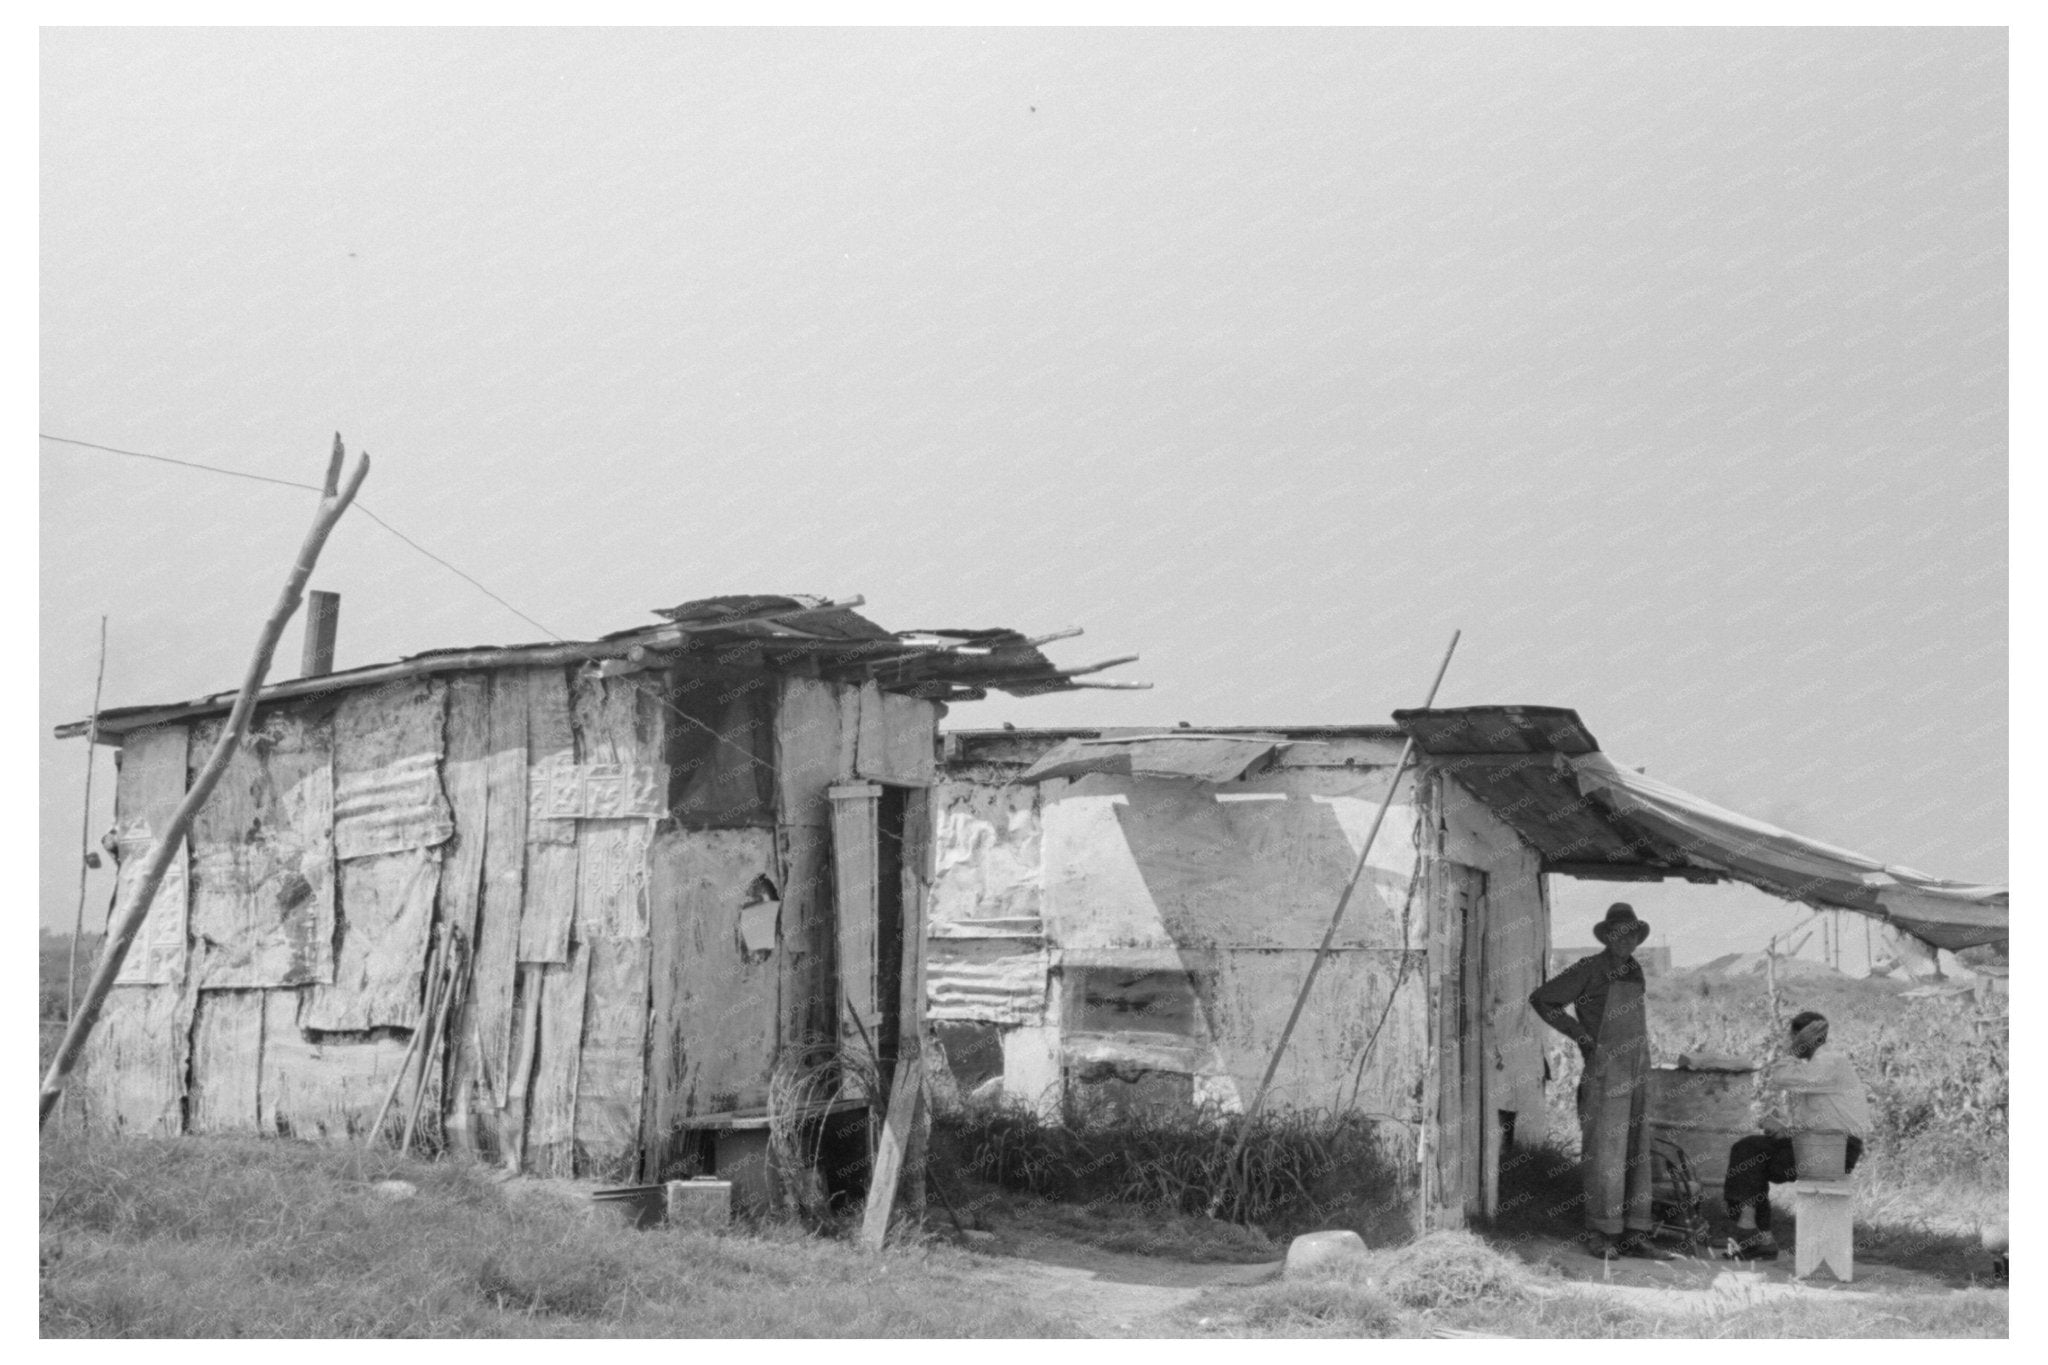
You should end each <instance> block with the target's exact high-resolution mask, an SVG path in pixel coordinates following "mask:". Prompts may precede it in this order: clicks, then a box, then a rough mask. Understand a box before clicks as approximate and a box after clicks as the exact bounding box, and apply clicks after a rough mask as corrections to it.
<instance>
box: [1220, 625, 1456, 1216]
mask: <svg viewBox="0 0 2048 1365" xmlns="http://www.w3.org/2000/svg"><path fill="white" fill-rule="evenodd" d="M1462 634H1464V632H1463V631H1460V630H1454V631H1452V632H1451V643H1450V647H1449V648H1447V649H1445V650H1444V658H1443V662H1442V663H1440V664H1438V665H1437V666H1436V678H1435V679H1434V680H1433V681H1432V682H1431V683H1430V684H1429V698H1428V700H1426V701H1424V702H1423V703H1422V709H1423V710H1425V711H1427V710H1428V709H1429V708H1430V707H1431V706H1434V705H1435V704H1436V692H1437V689H1438V688H1439V687H1442V686H1443V682H1444V673H1445V671H1446V670H1447V669H1449V668H1450V666H1451V655H1453V654H1455V653H1457V651H1458V638H1459V636H1461V635H1462ZM1414 756H1415V740H1414V738H1413V737H1410V738H1409V740H1408V742H1407V743H1405V744H1403V745H1402V746H1401V757H1400V760H1399V761H1398V762H1396V763H1395V764H1394V776H1393V779H1392V780H1391V781H1390V782H1388V783H1387V794H1386V795H1385V796H1384V797H1382V798H1381V799H1380V808H1379V810H1378V811H1377V812H1375V813H1374V815H1373V817H1372V825H1371V827H1370V828H1368V829H1367V830H1366V832H1365V843H1364V844H1362V845H1360V846H1359V850H1358V862H1357V863H1356V864H1354V865H1353V866H1352V869H1351V880H1349V881H1347V882H1345V883H1344V890H1343V892H1342V893H1341V894H1340V895H1339V896H1338V897H1337V908H1336V910H1335V911H1334V912H1332V914H1331V915H1330V927H1329V928H1327V929H1325V930H1323V941H1322V944H1321V946H1320V947H1318V948H1317V949H1316V955H1315V956H1314V957H1312V958H1310V959H1309V963H1308V972H1307V974H1306V975H1304V976H1303V977H1302V979H1301V989H1300V990H1299V991H1296V992H1295V994H1294V1008H1293V1009H1292V1010H1290V1011H1288V1014H1287V1024H1286V1027H1284V1028H1282V1029H1281V1030H1280V1041H1279V1042H1277V1043H1275V1044H1273V1055H1272V1056H1271V1057H1270V1058H1268V1059H1267V1061H1266V1074H1265V1075H1264V1076H1262V1077H1260V1078H1259V1088H1258V1090H1257V1091H1255V1092H1254V1093H1253V1095H1252V1102H1251V1103H1250V1104H1249V1105H1247V1106H1246V1107H1245V1111H1244V1122H1243V1123H1242V1124H1241V1125H1240V1126H1239V1128H1238V1130H1237V1141H1236V1143H1235V1144H1233V1145H1232V1147H1231V1152H1230V1160H1229V1161H1228V1162H1226V1163H1224V1167H1223V1169H1224V1170H1225V1171H1226V1172H1230V1171H1235V1170H1236V1169H1237V1159H1238V1157H1239V1156H1241V1155H1242V1154H1243V1152H1244V1144H1245V1139H1246V1138H1248V1137H1250V1136H1251V1131H1252V1124H1253V1122H1254V1121H1256V1120H1257V1119H1258V1117H1259V1111H1260V1110H1261V1109H1262V1108H1264V1107H1265V1103H1266V1092H1267V1091H1268V1090H1270V1089H1272V1088H1273V1077H1275V1076H1277V1075H1278V1074H1279V1073H1280V1059H1281V1058H1282V1057H1284V1056H1285V1055H1286V1054H1287V1043H1288V1040H1290V1039H1291V1038H1293V1037H1294V1026H1295V1025H1296V1024H1298V1023H1300V1022H1301V1011H1302V1009H1303V1007H1305V1006H1306V1005H1307V1004H1308V993H1309V991H1310V990H1312V989H1314V987H1315V984H1316V974H1317V973H1318V972H1320V971H1322V969H1323V959H1324V958H1326V957H1328V956H1329V955H1330V945H1331V944H1332V943H1334V942H1336V939H1337V927H1338V926H1339V925H1341V924H1342V923H1344V912H1345V911H1347V910H1349V909H1350V908H1351V893H1352V892H1353V891H1355V890H1357V889H1358V881H1359V878H1361V877H1363V876H1364V875H1365V860H1366V859H1367V858H1368V857H1370V856H1371V855H1372V845H1373V841H1374V840H1375V839H1377V838H1379V833H1380V825H1381V824H1382V823H1384V822H1385V820H1386V818H1387V811H1388V809H1389V808H1391V807H1392V806H1393V804H1394V794H1395V792H1397V791H1398V790H1400V786H1401V777H1402V775H1403V774H1404V773H1406V772H1407V771H1408V760H1409V759H1411V758H1413V757H1414ZM1226 1188H1227V1187H1226ZM1222 1203H1223V1192H1222V1190H1218V1191H1217V1193H1216V1195H1215V1197H1214V1198H1212V1199H1211V1200H1210V1201H1209V1216H1210V1217H1211V1218H1214V1217H1215V1216H1216V1211H1217V1209H1218V1208H1220V1207H1221V1206H1222Z"/></svg>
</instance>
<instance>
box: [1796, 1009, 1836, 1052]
mask: <svg viewBox="0 0 2048 1365" xmlns="http://www.w3.org/2000/svg"><path fill="white" fill-rule="evenodd" d="M1827 1040H1828V1021H1827V1020H1825V1019H1821V1018H1818V1017H1816V1018H1813V1019H1810V1020H1808V1021H1807V1022H1806V1023H1804V1024H1802V1025H1800V1026H1799V1028H1798V1029H1796V1030H1795V1031H1794V1032H1793V1034H1792V1055H1793V1056H1794V1057H1797V1058H1799V1059H1801V1060H1802V1061H1803V1060H1805V1059H1807V1058H1809V1057H1811V1056H1813V1054H1814V1053H1816V1052H1818V1051H1820V1045H1821V1044H1822V1043H1825V1042H1826V1041H1827Z"/></svg>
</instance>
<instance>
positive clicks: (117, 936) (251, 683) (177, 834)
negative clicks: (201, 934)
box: [37, 435, 370, 1127]
mask: <svg viewBox="0 0 2048 1365" xmlns="http://www.w3.org/2000/svg"><path fill="white" fill-rule="evenodd" d="M343 458H344V452H343V450H342V445H341V437H340V436H339V435H336V436H335V438H334V453H333V455H332V456H331V457H329V459H328V461H327V478H326V480H325V481H324V482H323V484H322V485H321V490H320V506H319V508H318V509H317V510H316V511H315V512H314V514H313V525H312V528H311V529H310V530H308V531H307V532H306V538H305V540H304V541H303V542H301V543H300V545H299V557H298V559H297V561H296V562H294V563H293V565H292V569H291V573H290V574H288V575H287V576H286V578H285V582H284V589H283V591H281V592H280V593H278V596H277V605H276V606H275V607H273V608H271V612H270V617H269V619H268V620H266V621H265V622H264V623H263V632H262V634H260V635H259V636H257V638H256V652H255V654H254V655H253V656H252V657H251V658H250V660H249V669H248V672H247V674H246V675H244V677H243V678H242V690H241V692H240V693H239V694H238V695H237V696H236V697H235V707H234V710H232V711H231V712H229V713H228V721H227V724H226V725H224V726H222V727H221V733H220V742H219V743H217V744H215V745H214V746H213V755H212V757H210V758H208V759H207V760H206V766H205V767H204V768H202V769H201V770H200V772H199V776H198V777H197V778H196V779H194V780H193V783H192V788H191V790H190V791H187V792H186V793H185V799H184V800H183V801H181V802H179V803H178V809H177V813H176V814H174V815H172V816H171V822H170V824H169V825H167V826H165V828H164V829H163V830H162V831H161V832H160V833H159V834H158V835H157V837H156V842H155V843H154V844H153V845H152V846H151V847H150V850H149V857H148V859H147V860H146V861H145V862H144V863H143V865H142V875H141V876H140V877H139V878H137V880H136V886H135V891H134V894H133V896H132V897H131V898H130V900H129V902H128V904H127V905H126V906H124V907H123V908H122V910H121V914H120V918H119V922H118V923H116V924H112V925H109V926H108V930H107V941H106V943H105V944H104V945H103V946H102V947H101V949H100V961H99V966H98V967H97V968H96V969H95V970H94V971H93V976H92V984H91V985H89V986H87V987H86V991H85V999H84V1000H83V1001H81V1002H80V1003H79V1008H78V1012H77V1013H76V1014H74V1015H72V1017H71V1022H70V1024H69V1026H68V1027H66V1029H65V1030H64V1041H63V1042H61V1043H59V1044H58V1045H57V1055H56V1056H55V1057H54V1058H52V1059H51V1061H50V1070H49V1073H48V1074H47V1075H45V1076H44V1077H43V1088H42V1095H41V1101H40V1112H39V1117H38V1119H37V1126H38V1127H40V1126H41V1125H42V1124H44V1123H47V1122H49V1118H50V1113H51V1111H52V1110H54V1109H55V1108H56V1107H57V1099H58V1097H59V1096H61V1095H62V1094H63V1093H64V1083H65V1081H67V1080H69V1079H70V1077H71V1069H72V1068H73V1067H74V1066H76V1065H77V1064H78V1057H79V1054H80V1053H81V1052H83V1051H84V1049H85V1040H86V1039H87V1038H88V1037H90V1036H91V1035H92V1027H93V1025H94V1024H95V1023H96V1022H98V1020H99V1017H100V1007H101V1006H103V1005H104V1004H106V1002H107V992H108V991H110V990H112V989H113V986H114V978H115V977H116V976H118V975H120V972H121V964H122V963H123V962H124V961H126V960H127V957H128V946H129V945H130V944H131V943H133V942H134V941H135V935H136V933H137V932H138V931H140V930H141V928H142V921H143V919H144V917H146V916H147V915H148V914H149V907H150V903H151V902H152V901H154V900H155V899H156V890H157V887H158V886H159V885H160V884H161V883H162V882H163V879H164V873H165V872H167V871H169V870H170V866H171V859H172V857H174V856H175V855H176V853H177V851H178V849H179V848H180V847H181V846H182V845H183V844H184V842H185V834H186V831H188V830H189V829H190V828H191V827H192V818H193V817H194V816H195V815H197V814H198V813H199V811H200V808H201V807H203V806H204V805H205V804H206V799H207V798H208V797H209V796H211V795H213V789H214V788H215V787H216V786H218V785H220V779H221V775H222V774H224V773H225V772H227V769H228V763H229V762H230V761H231V760H232V759H233V758H234V756H235V750H236V749H237V748H239V747H240V746H241V743H242V737H243V735H245V734H246V733H248V729H249V720H250V717H251V716H252V715H254V713H255V710H256V693H257V691H258V690H259V689H260V688H261V687H262V686H263V677H264V675H265V674H266V673H268V672H269V671H270V659H271V656H272V655H273V654H275V653H276V652H277V640H278V637H279V636H280V635H282V634H284V628H285V623H286V622H288V621H290V620H291V618H292V613H293V612H295V611H297V610H298V606H299V599H300V596H301V594H303V593H304V592H305V590H306V580H307V579H308V578H311V577H312V576H313V565H314V564H315V563H316V562H317V561H318V560H319V558H320V549H321V547H322V546H323V545H325V544H326V543H327V537H328V535H329V533H331V532H332V531H333V530H334V527H335V523H337V522H339V521H340V520H341V515H342V513H344V512H346V511H347V510H348V507H349V504H350V503H352V502H354V501H355V496H356V490H357V489H359V488H361V487H362V486H363V480H364V478H366V477H367V476H368V475H369V472H370V458H369V456H367V455H359V456H357V457H356V467H355V471H354V472H353V473H351V474H350V475H349V479H348V484H347V485H346V486H345V487H344V486H342V484H341V465H342V460H343Z"/></svg>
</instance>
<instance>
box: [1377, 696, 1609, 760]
mask: <svg viewBox="0 0 2048 1365" xmlns="http://www.w3.org/2000/svg"><path fill="white" fill-rule="evenodd" d="M1394 723H1395V724H1396V725H1399V726H1400V727H1401V728H1402V729H1403V730H1404V731H1406V732H1407V733H1408V734H1410V735H1412V736H1414V738H1415V746H1416V747H1417V748H1418V749H1420V750H1422V752H1424V753H1426V754H1549V753H1559V754H1590V753H1592V752H1593V751H1594V750H1596V749H1598V748H1599V747H1600V742H1599V741H1598V740H1596V739H1594V738H1593V735H1592V732H1591V731H1589V730H1587V729H1586V726H1585V722H1583V721H1581V720H1580V719H1579V713H1578V712H1576V711H1574V710H1572V709H1571V708H1570V707H1565V706H1459V707H1449V708H1444V709H1440V710H1433V711H1431V710H1420V709H1417V710H1408V711H1396V712H1394Z"/></svg>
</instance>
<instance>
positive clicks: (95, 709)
mask: <svg viewBox="0 0 2048 1365" xmlns="http://www.w3.org/2000/svg"><path fill="white" fill-rule="evenodd" d="M106 681H107V618H106V617H104V616H102V617H101V618H100V671H99V676H97V677H95V678H94V679H93V682H92V719H91V720H89V721H87V722H86V730H85V814H84V816H83V817H82V819H81V820H80V822H79V830H78V842H79V851H78V914H77V915H76V916H75V917H74V918H73V919H72V921H71V966H70V969H69V971H68V972H67V974H66V975H65V977H64V1019H65V1022H67V1023H68V1022H70V1019H71V1016H72V1015H74V1014H76V1013H77V1012H78V940H79V939H81V938H83V937H85V878H86V874H87V873H88V872H90V871H91V870H92V768H93V761H94V759H95V757H96V756H97V754H98V752H99V744H100V688H101V687H102V686H103V685H104V684H105V683H106Z"/></svg>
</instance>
